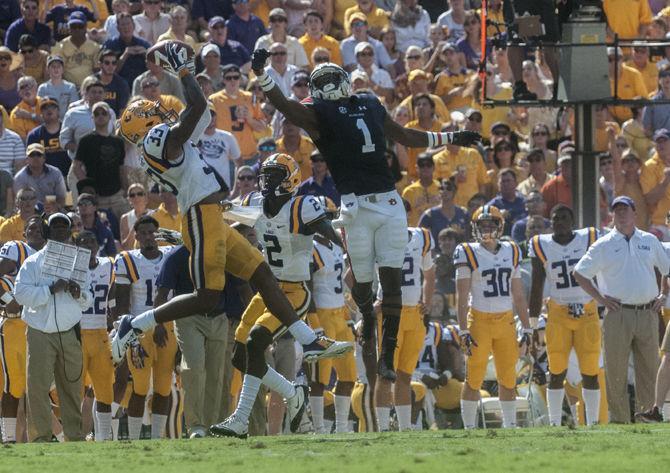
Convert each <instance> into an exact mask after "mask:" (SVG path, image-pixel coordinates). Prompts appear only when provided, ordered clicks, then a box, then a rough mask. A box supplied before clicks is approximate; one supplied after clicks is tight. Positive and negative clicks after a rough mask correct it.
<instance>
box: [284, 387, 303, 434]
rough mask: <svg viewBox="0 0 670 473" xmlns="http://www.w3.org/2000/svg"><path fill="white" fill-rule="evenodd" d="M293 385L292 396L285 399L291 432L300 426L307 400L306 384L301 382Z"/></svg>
mask: <svg viewBox="0 0 670 473" xmlns="http://www.w3.org/2000/svg"><path fill="white" fill-rule="evenodd" d="M294 386H295V395H294V396H293V397H292V398H289V399H286V415H287V416H288V421H289V427H290V429H291V433H293V434H295V433H296V432H297V431H298V429H299V428H300V423H301V422H302V415H303V413H304V412H305V406H306V400H307V386H305V385H302V384H294Z"/></svg>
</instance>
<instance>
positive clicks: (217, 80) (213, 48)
mask: <svg viewBox="0 0 670 473" xmlns="http://www.w3.org/2000/svg"><path fill="white" fill-rule="evenodd" d="M200 58H201V59H202V63H203V66H204V67H205V70H204V71H202V73H201V74H206V75H207V77H208V78H209V80H210V82H211V87H212V91H213V92H212V93H214V92H218V91H219V90H221V89H223V86H224V84H223V66H222V65H221V52H220V51H219V47H218V46H217V45H215V44H211V43H210V44H206V45H205V46H204V47H203V48H202V49H201V50H200Z"/></svg>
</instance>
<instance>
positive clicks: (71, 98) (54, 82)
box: [37, 55, 79, 120]
mask: <svg viewBox="0 0 670 473" xmlns="http://www.w3.org/2000/svg"><path fill="white" fill-rule="evenodd" d="M47 72H48V73H49V80H47V81H46V82H43V83H41V84H39V86H38V87H37V95H38V96H39V97H53V98H54V99H56V101H57V102H58V110H59V111H58V114H59V118H60V119H61V120H62V119H63V117H65V112H67V109H68V107H69V106H70V104H71V103H73V102H76V101H77V100H79V91H78V90H77V86H75V85H74V84H73V83H72V82H69V81H67V80H65V79H63V74H64V72H65V61H64V60H63V58H62V57H60V56H54V55H51V56H49V57H48V58H47Z"/></svg>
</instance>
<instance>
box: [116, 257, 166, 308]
mask: <svg viewBox="0 0 670 473" xmlns="http://www.w3.org/2000/svg"><path fill="white" fill-rule="evenodd" d="M158 249H159V250H160V252H161V254H160V256H159V257H158V258H156V259H153V260H150V259H148V258H146V257H145V256H144V255H142V253H141V252H140V250H131V251H122V252H121V253H119V254H118V255H116V260H115V262H114V270H115V272H116V284H118V285H121V286H122V285H128V284H130V285H131V288H130V313H131V314H133V315H138V314H141V313H142V312H144V311H146V310H149V309H153V307H154V297H155V296H156V279H158V273H159V272H160V270H161V267H162V265H163V261H164V260H165V254H166V253H167V252H168V251H170V250H171V249H172V247H171V246H160V247H159V248H158Z"/></svg>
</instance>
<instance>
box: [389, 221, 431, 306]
mask: <svg viewBox="0 0 670 473" xmlns="http://www.w3.org/2000/svg"><path fill="white" fill-rule="evenodd" d="M407 232H408V233H409V241H408V242H407V246H405V259H404V260H403V263H402V280H401V290H402V305H404V306H408V307H413V306H416V305H419V302H421V291H422V289H423V287H422V284H421V282H422V278H421V272H422V271H428V270H429V269H431V268H432V267H433V265H434V262H433V257H432V255H431V251H432V250H433V249H434V248H435V241H433V237H432V236H431V234H430V232H429V231H428V230H426V229H425V228H416V227H409V228H407ZM377 296H378V299H379V300H382V299H383V298H384V294H383V293H382V287H381V285H380V286H379V290H378V291H377Z"/></svg>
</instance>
